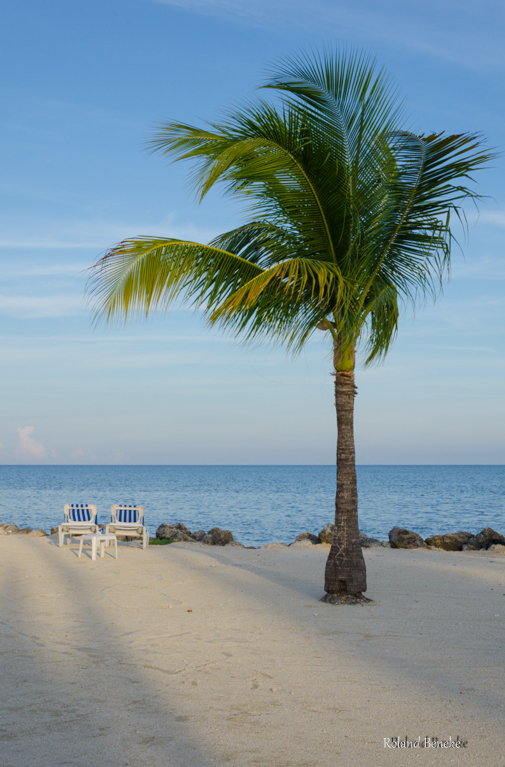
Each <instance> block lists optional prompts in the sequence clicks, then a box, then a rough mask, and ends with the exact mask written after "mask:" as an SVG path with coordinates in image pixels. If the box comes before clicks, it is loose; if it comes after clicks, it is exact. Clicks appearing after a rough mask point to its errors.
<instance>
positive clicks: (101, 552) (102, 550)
mask: <svg viewBox="0 0 505 767" xmlns="http://www.w3.org/2000/svg"><path fill="white" fill-rule="evenodd" d="M104 555H105V541H100V556H101V557H102V558H103V557H104Z"/></svg>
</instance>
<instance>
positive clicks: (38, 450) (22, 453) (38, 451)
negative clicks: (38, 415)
mask: <svg viewBox="0 0 505 767" xmlns="http://www.w3.org/2000/svg"><path fill="white" fill-rule="evenodd" d="M33 431H34V427H33V426H25V427H24V428H22V427H21V426H20V427H19V428H18V435H19V440H18V445H17V447H16V450H15V453H14V455H15V456H16V457H17V458H25V459H27V458H28V459H30V460H41V459H43V458H46V457H47V450H46V448H45V447H44V446H43V445H41V444H40V443H39V442H36V441H35V440H34V439H33V437H31V436H30V435H31V434H33Z"/></svg>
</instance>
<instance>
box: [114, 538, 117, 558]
mask: <svg viewBox="0 0 505 767" xmlns="http://www.w3.org/2000/svg"><path fill="white" fill-rule="evenodd" d="M114 553H115V554H116V559H117V538H114Z"/></svg>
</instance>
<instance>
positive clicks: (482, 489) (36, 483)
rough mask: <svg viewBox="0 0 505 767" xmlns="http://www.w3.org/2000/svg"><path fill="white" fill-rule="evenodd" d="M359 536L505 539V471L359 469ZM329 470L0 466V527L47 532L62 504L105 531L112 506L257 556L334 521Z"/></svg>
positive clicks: (150, 524)
mask: <svg viewBox="0 0 505 767" xmlns="http://www.w3.org/2000/svg"><path fill="white" fill-rule="evenodd" d="M357 471H358V491H359V509H360V514H359V517H360V529H361V530H363V531H364V532H366V533H368V535H370V536H374V537H377V538H379V539H381V540H387V534H388V531H389V530H390V529H391V528H392V527H393V526H395V525H396V526H398V527H407V528H409V529H411V530H415V531H416V532H418V533H420V535H422V536H423V537H426V536H428V535H430V534H437V533H441V534H443V533H447V532H456V531H458V530H468V531H469V532H472V533H476V532H478V531H479V530H481V529H482V528H483V527H493V528H494V529H496V530H498V531H499V532H502V533H505V467H504V466H358V468H357ZM335 486H336V472H335V467H334V466H0V490H1V495H0V521H1V522H13V523H15V524H17V525H19V526H27V525H28V526H30V527H33V528H38V527H42V528H44V529H46V530H47V531H49V528H50V527H51V526H55V525H57V524H59V523H60V522H61V521H62V519H63V505H64V504H65V503H94V504H96V506H97V507H98V519H99V521H100V522H102V523H106V522H107V521H108V520H109V518H110V507H111V505H112V504H113V503H137V504H142V505H143V506H144V508H145V519H146V524H147V526H148V528H149V531H150V533H151V535H154V533H155V531H156V528H157V526H158V525H159V524H160V523H161V522H184V524H185V525H187V526H188V527H189V528H190V529H191V530H192V531H194V530H197V529H200V528H203V529H204V530H205V531H208V530H209V529H210V528H212V527H222V528H227V529H230V530H231V531H232V532H233V535H234V537H235V539H236V540H238V541H240V542H241V543H244V544H246V545H254V546H258V545H261V544H263V543H267V542H268V541H285V542H286V543H290V542H291V541H292V540H294V538H295V537H296V536H297V535H298V534H299V533H301V532H304V531H306V530H308V531H310V532H312V533H318V532H319V530H321V528H322V527H324V525H326V524H327V523H328V522H333V521H334V514H335V512H334V505H335Z"/></svg>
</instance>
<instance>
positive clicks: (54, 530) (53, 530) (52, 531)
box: [51, 527, 58, 535]
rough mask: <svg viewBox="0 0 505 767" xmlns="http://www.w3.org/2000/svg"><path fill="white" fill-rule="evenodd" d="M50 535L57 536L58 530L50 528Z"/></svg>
mask: <svg viewBox="0 0 505 767" xmlns="http://www.w3.org/2000/svg"><path fill="white" fill-rule="evenodd" d="M51 535H58V528H57V527H52V528H51Z"/></svg>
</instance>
